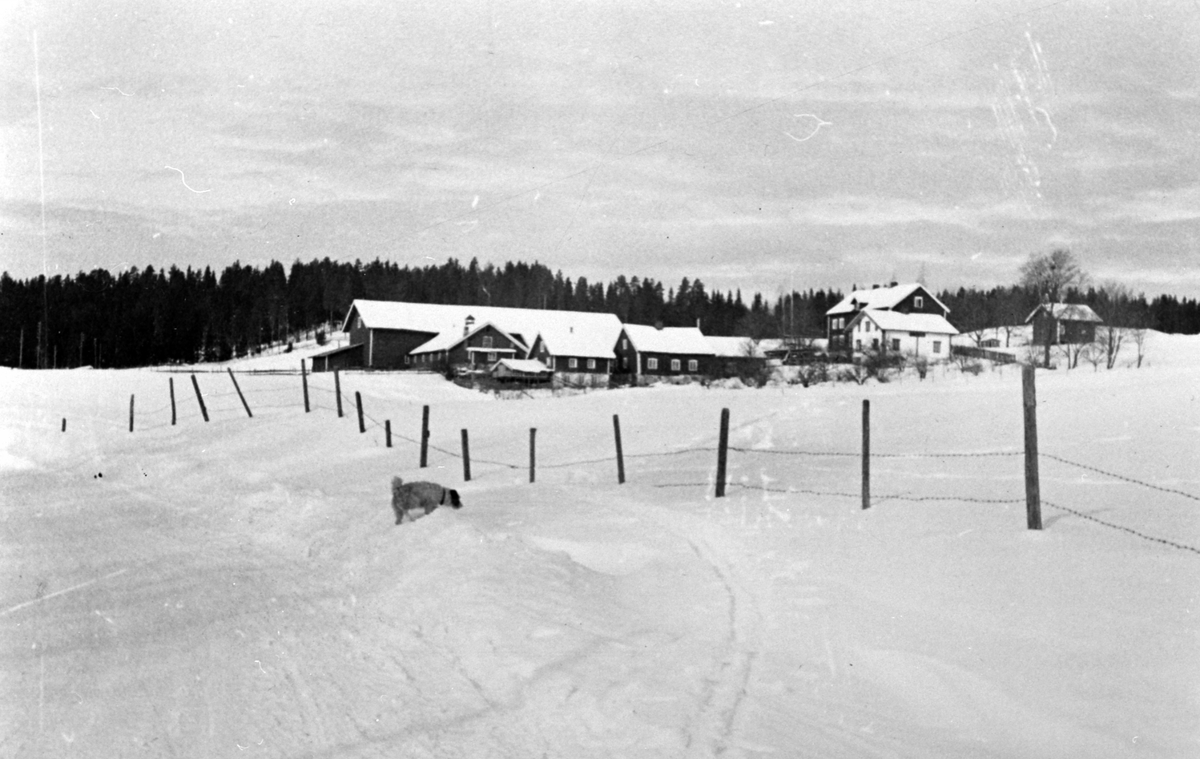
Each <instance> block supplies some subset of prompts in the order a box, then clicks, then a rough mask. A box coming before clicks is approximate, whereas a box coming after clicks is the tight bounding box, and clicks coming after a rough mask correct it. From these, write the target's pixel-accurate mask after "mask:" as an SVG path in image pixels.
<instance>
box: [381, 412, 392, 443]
mask: <svg viewBox="0 0 1200 759" xmlns="http://www.w3.org/2000/svg"><path fill="white" fill-rule="evenodd" d="M383 435H384V437H385V438H386V439H387V447H388V448H391V447H392V420H391V419H384V420H383Z"/></svg>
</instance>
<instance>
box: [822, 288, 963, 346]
mask: <svg viewBox="0 0 1200 759" xmlns="http://www.w3.org/2000/svg"><path fill="white" fill-rule="evenodd" d="M865 310H873V311H890V312H894V313H897V314H912V315H919V314H931V315H936V316H940V317H942V319H943V320H945V319H946V318H947V317H948V316H949V315H950V309H948V308H946V304H944V303H942V302H941V301H940V300H938V299H937V298H936V297H934V295H933V293H931V292H930V291H929V290H928V289H927V288H926V287H925V286H924V285H922V284H919V283H910V284H905V285H902V284H899V283H897V282H892V283H891V284H889V285H886V286H882V287H881V286H879V285H875V286H873V287H872V288H871V289H869V290H854V291H853V292H851V293H850V294H849V295H847V296H846V297H845V298H842V300H841V301H839V302H838V304H837V305H835V306H834V307H833V308H831V309H829V310H828V311H826V312H825V325H826V326H825V331H826V334H825V336H826V338H827V339H828V340H829V343H828V345H829V350H830V351H833V352H840V351H845V350H853V347H854V342H853V338H852V337H851V336H850V333H849V331H848V329H849V327H850V324H851V323H852V322H853V321H854V319H855V317H856V316H857V315H858V314H859V313H860V312H862V311H865ZM951 329H953V328H951ZM916 331H918V332H920V331H921V330H920V329H916ZM955 334H957V333H955Z"/></svg>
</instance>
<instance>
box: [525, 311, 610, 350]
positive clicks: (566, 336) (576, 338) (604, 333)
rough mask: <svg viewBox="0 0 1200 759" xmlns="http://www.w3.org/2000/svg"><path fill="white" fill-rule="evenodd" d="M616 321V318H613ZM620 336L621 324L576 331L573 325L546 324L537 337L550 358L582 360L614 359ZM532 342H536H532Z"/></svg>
mask: <svg viewBox="0 0 1200 759" xmlns="http://www.w3.org/2000/svg"><path fill="white" fill-rule="evenodd" d="M613 319H614V320H616V316H613ZM620 334H621V323H620V321H619V320H618V321H616V323H615V325H606V326H605V327H604V328H602V329H578V328H576V327H575V325H573V324H566V323H563V324H547V325H545V326H544V327H542V328H541V330H539V332H538V335H539V336H540V337H541V338H542V342H543V343H545V345H546V349H547V350H548V351H549V352H550V355H551V356H581V357H583V358H616V354H614V353H613V346H614V345H616V344H617V337H618V336H619V335H620ZM534 342H537V341H536V340H534Z"/></svg>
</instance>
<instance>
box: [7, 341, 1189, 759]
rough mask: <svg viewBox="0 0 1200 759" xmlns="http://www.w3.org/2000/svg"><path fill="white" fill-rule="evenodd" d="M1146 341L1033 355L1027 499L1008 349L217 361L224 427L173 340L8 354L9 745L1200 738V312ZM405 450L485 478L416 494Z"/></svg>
mask: <svg viewBox="0 0 1200 759" xmlns="http://www.w3.org/2000/svg"><path fill="white" fill-rule="evenodd" d="M1155 338H1156V341H1155V343H1154V344H1153V345H1152V348H1151V350H1152V351H1153V352H1152V353H1151V357H1152V359H1153V361H1152V363H1151V366H1150V367H1149V368H1146V369H1142V370H1137V371H1134V370H1115V371H1112V372H1105V371H1100V372H1093V371H1092V370H1091V368H1090V367H1089V368H1087V369H1079V370H1075V371H1073V372H1063V371H1059V372H1047V373H1039V375H1038V399H1039V408H1038V414H1039V424H1040V443H1041V450H1042V452H1043V454H1044V457H1043V459H1042V461H1041V470H1042V493H1043V497H1044V498H1045V499H1046V501H1047V502H1048V504H1055V505H1056V506H1050V505H1046V506H1045V508H1044V520H1045V523H1046V529H1045V530H1044V531H1042V532H1040V533H1034V532H1029V531H1027V530H1026V529H1025V513H1024V500H1023V478H1022V457H1021V455H1020V452H1021V445H1022V443H1021V441H1022V423H1021V394H1020V375H1019V372H1018V370H1017V369H1016V368H1013V367H1009V368H1005V369H1002V370H996V371H985V372H984V373H983V374H982V375H980V376H978V377H964V376H960V375H959V374H957V373H956V372H955V371H953V370H949V369H947V370H939V371H937V372H934V373H933V374H932V376H931V378H930V379H927V380H926V381H924V382H919V381H917V380H916V379H915V378H912V377H906V378H904V379H903V380H901V381H899V382H891V383H888V384H885V385H877V384H873V383H872V384H868V385H866V386H864V387H858V386H855V385H822V386H819V387H813V388H809V389H803V388H800V387H784V388H775V389H768V390H741V391H732V390H704V389H701V388H697V387H669V388H648V389H631V390H621V391H612V392H598V393H589V394H587V395H580V396H575V397H570V398H549V399H539V400H534V401H498V400H494V399H492V398H490V397H489V396H484V395H480V394H476V393H472V392H470V391H466V390H462V389H460V388H457V387H454V386H452V385H449V384H448V383H446V382H444V381H443V380H441V379H440V378H437V377H435V376H397V375H380V374H358V373H348V374H345V375H343V377H342V379H343V387H342V390H343V393H344V395H345V396H347V399H348V400H347V402H346V406H345V409H346V416H345V418H341V419H339V418H338V417H337V414H336V412H335V410H334V396H333V393H332V386H333V377H332V375H328V374H321V375H315V376H312V377H310V382H311V385H312V387H311V397H312V401H313V403H314V406H315V407H314V409H313V411H312V412H311V413H308V414H306V413H304V409H303V396H302V393H301V386H300V378H299V377H298V376H289V375H269V374H266V375H264V374H257V375H255V374H239V375H238V382H239V383H240V385H241V388H242V390H243V391H244V392H245V394H246V398H247V402H248V403H249V404H250V406H251V410H252V412H253V414H254V416H253V418H249V417H247V415H246V412H245V410H244V409H243V408H242V405H241V402H240V401H239V399H238V397H237V395H236V393H235V392H234V389H233V384H232V382H231V381H230V379H229V377H228V375H226V374H223V373H198V374H197V381H198V383H199V385H200V387H201V390H202V391H203V392H204V393H205V399H206V402H207V404H208V409H209V413H210V417H211V421H210V422H209V423H207V424H206V423H205V422H204V421H203V420H202V419H201V417H200V411H199V407H198V405H197V403H196V399H195V394H194V392H193V389H192V385H191V378H190V376H189V375H188V374H166V373H160V372H154V371H86V370H84V371H59V372H30V371H25V372H20V371H12V370H0V478H2V479H0V530H2V535H3V541H2V543H0V571H2V573H3V574H2V579H0V656H2V657H3V666H2V669H0V675H2V678H0V755H3V756H53V757H71V756H86V757H116V756H143V755H145V756H178V757H182V756H186V757H224V756H230V757H243V756H245V757H255V756H263V757H301V756H304V757H385V756H386V757H541V756H547V757H572V758H573V759H574V758H575V757H620V756H630V757H633V756H644V757H665V756H671V757H674V756H679V757H709V756H718V755H720V756H732V757H737V756H743V757H766V756H780V757H864V756H888V757H891V756H902V757H928V756H954V757H1100V756H1103V757H1122V756H1130V757H1141V756H1152V757H1181V756H1195V755H1198V754H1200V633H1198V631H1200V623H1198V620H1197V613H1198V606H1197V602H1198V595H1200V581H1198V579H1197V578H1200V519H1198V518H1197V514H1198V513H1200V511H1198V510H1200V503H1198V502H1197V501H1198V500H1200V475H1198V474H1197V472H1198V466H1197V464H1200V461H1198V460H1197V453H1196V451H1197V442H1198V441H1200V410H1198V408H1197V403H1196V393H1197V390H1198V389H1200V385H1198V383H1197V381H1196V376H1197V373H1196V372H1197V369H1198V368H1200V338H1195V337H1192V338H1182V337H1170V336H1155ZM298 355H299V354H286V355H285V356H283V357H279V358H278V360H279V361H280V362H281V365H283V366H284V367H285V368H298V363H299V362H298ZM276 359H277V357H270V356H267V357H259V358H256V359H254V360H253V361H251V362H246V363H241V364H235V366H237V367H238V368H246V367H256V368H271V367H268V366H266V364H264V362H268V361H273V360H276ZM255 362H257V363H255ZM170 379H173V380H174V387H175V394H176V400H177V403H178V423H177V424H176V425H174V426H172V425H171V420H170V413H171V412H170V406H169V397H168V380H170ZM355 392H359V393H361V395H362V398H363V402H364V406H365V409H366V413H367V415H368V418H367V424H368V431H367V432H366V433H365V434H361V433H360V432H359V430H358V423H357V420H356V418H355V414H354V411H353V408H354V407H353V397H354V393H355ZM131 394H133V395H135V399H136V403H135V412H136V413H135V429H134V432H133V433H130V432H129V430H128V423H129V422H128V413H129V396H130V395H131ZM863 399H869V400H870V401H871V428H872V429H871V438H872V448H873V451H874V452H875V453H876V454H877V455H876V458H875V459H874V460H873V466H872V485H871V487H872V493H873V494H874V499H873V505H872V508H871V509H869V510H867V511H863V510H862V509H861V508H860V502H859V483H860V469H859V467H860V461H859V459H858V457H857V455H856V454H857V452H858V451H859V449H860V445H861V440H860V424H861V401H862V400H863ZM426 403H427V404H429V405H430V406H431V429H432V434H431V438H430V441H431V444H432V445H433V449H432V450H431V452H430V466H429V468H427V469H425V470H421V469H419V468H418V467H417V462H418V449H417V445H416V444H415V441H416V439H417V438H418V436H419V427H420V418H421V405H422V404H426ZM722 408H729V409H730V411H731V418H732V432H731V441H730V442H731V445H732V446H733V447H734V450H733V451H731V453H730V461H729V467H730V470H729V472H730V473H729V479H730V482H731V486H730V488H729V494H728V496H727V497H725V498H720V499H718V498H715V497H714V488H713V481H714V476H715V468H716V454H715V452H714V450H713V449H714V446H715V444H716V438H717V427H718V421H719V416H720V410H721V409H722ZM613 414H619V415H620V423H621V430H622V434H623V442H624V449H625V453H626V456H627V459H626V470H627V479H628V481H627V482H626V484H624V485H618V484H617V482H616V464H615V461H614V460H613V455H614V454H613V441H612V415H613ZM64 418H65V419H66V420H67V429H66V431H65V432H63V431H62V429H61V426H62V420H63V419H64ZM385 420H389V421H390V422H391V424H392V426H393V431H394V433H395V441H394V443H395V447H394V448H391V449H389V448H387V447H386V446H385V444H384V431H383V428H382V424H383V422H384V421H385ZM531 427H535V428H537V438H536V439H537V461H538V469H537V482H536V483H535V484H530V483H529V481H528V480H529V475H528V461H529V452H528V445H529V429H530V428H531ZM463 428H468V429H469V431H470V445H471V455H472V470H473V472H472V473H473V475H474V478H473V479H472V481H470V482H467V483H464V482H463V475H462V467H461V460H460V459H459V458H458V457H457V454H458V451H459V441H460V430H461V429H463ZM837 454H843V455H837ZM885 454H900V455H896V456H886V455H885ZM913 454H920V455H913ZM929 454H955V455H949V456H935V455H929ZM959 454H980V455H970V456H964V455H959ZM1055 457H1056V458H1055ZM1068 462H1074V463H1068ZM1080 465H1082V466H1080ZM1084 467H1092V468H1091V469H1088V468H1084ZM1097 470H1100V471H1097ZM1105 472H1110V473H1114V474H1118V475H1122V476H1124V477H1125V478H1127V479H1119V478H1117V477H1114V476H1111V475H1110V474H1105ZM393 475H400V476H403V477H405V478H406V479H418V478H424V479H433V480H436V481H439V482H442V483H444V484H447V485H449V486H452V487H455V488H457V489H458V490H459V491H460V492H461V493H462V497H463V500H464V502H465V504H466V506H465V508H463V509H462V510H461V511H457V512H454V511H449V510H440V511H437V512H435V513H434V514H433V515H431V516H430V517H429V518H426V519H423V520H420V521H418V522H416V523H414V524H411V525H405V526H402V527H395V526H393V524H392V521H393V520H392V514H391V511H390V508H389V505H388V501H389V492H388V486H389V480H390V478H391V477H392V476H393ZM1131 480H1137V481H1138V482H1133V481H1131ZM1068 509H1069V510H1068ZM1089 517H1090V518H1089ZM1162 541H1167V542H1162Z"/></svg>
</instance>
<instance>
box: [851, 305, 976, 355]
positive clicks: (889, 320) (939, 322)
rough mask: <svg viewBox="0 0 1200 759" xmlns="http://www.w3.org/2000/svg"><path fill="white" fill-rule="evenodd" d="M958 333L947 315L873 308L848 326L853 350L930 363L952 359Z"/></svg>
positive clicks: (864, 311) (858, 315) (859, 353)
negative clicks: (952, 346)
mask: <svg viewBox="0 0 1200 759" xmlns="http://www.w3.org/2000/svg"><path fill="white" fill-rule="evenodd" d="M957 334H958V330H957V329H955V328H954V325H952V324H951V323H950V322H948V321H946V318H945V317H944V316H939V315H938V314H924V313H921V314H915V313H909V314H905V313H900V312H898V311H883V310H878V309H873V308H868V309H864V310H862V311H859V312H858V314H857V315H856V316H855V317H854V318H853V319H851V320H850V323H849V324H848V325H847V327H846V335H847V338H848V339H849V342H850V349H851V350H853V351H854V353H855V354H857V355H861V354H863V353H865V352H867V351H880V352H883V353H891V354H900V355H904V356H921V357H924V358H926V359H929V360H931V361H943V360H945V359H948V358H950V338H951V337H953V336H954V335H957Z"/></svg>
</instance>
